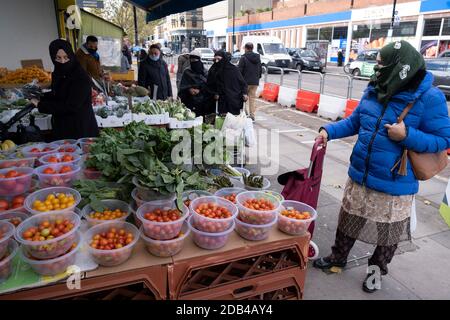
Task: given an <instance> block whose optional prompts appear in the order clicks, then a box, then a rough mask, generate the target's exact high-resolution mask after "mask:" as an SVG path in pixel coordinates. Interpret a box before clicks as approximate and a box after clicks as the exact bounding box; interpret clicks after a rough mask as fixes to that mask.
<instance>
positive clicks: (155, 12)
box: [126, 0, 222, 22]
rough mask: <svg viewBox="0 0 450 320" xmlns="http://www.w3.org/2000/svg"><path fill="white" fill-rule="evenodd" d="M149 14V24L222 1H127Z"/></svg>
mask: <svg viewBox="0 0 450 320" xmlns="http://www.w3.org/2000/svg"><path fill="white" fill-rule="evenodd" d="M126 1H127V2H129V3H131V4H133V5H135V6H136V7H139V8H141V9H143V10H146V11H147V12H148V14H147V22H149V21H154V20H158V19H161V18H164V17H166V16H168V15H171V14H174V13H180V12H185V11H189V10H193V9H197V8H201V7H204V6H207V5H210V4H213V3H216V2H220V1H222V0H126Z"/></svg>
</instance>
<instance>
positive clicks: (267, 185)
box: [244, 177, 270, 191]
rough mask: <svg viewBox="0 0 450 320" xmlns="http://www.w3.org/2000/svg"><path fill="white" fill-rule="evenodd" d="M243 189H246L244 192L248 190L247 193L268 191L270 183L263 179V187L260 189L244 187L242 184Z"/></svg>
mask: <svg viewBox="0 0 450 320" xmlns="http://www.w3.org/2000/svg"><path fill="white" fill-rule="evenodd" d="M244 188H245V189H246V190H249V191H262V190H267V189H269V188H270V181H269V179H267V178H265V177H264V178H263V187H262V188H254V187H249V186H247V185H245V184H244Z"/></svg>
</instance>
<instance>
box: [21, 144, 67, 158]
mask: <svg viewBox="0 0 450 320" xmlns="http://www.w3.org/2000/svg"><path fill="white" fill-rule="evenodd" d="M21 152H22V154H23V156H24V157H25V158H31V157H36V158H38V159H39V158H40V157H43V156H45V155H47V154H50V153H56V152H58V146H57V145H56V144H51V143H37V144H33V145H31V146H27V147H24V148H23V149H22V151H21Z"/></svg>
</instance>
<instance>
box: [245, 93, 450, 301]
mask: <svg viewBox="0 0 450 320" xmlns="http://www.w3.org/2000/svg"><path fill="white" fill-rule="evenodd" d="M326 122H328V121H327V120H325V119H322V118H318V117H317V116H315V115H311V114H306V113H303V112H300V111H297V110H295V109H293V108H284V107H281V106H279V105H276V104H272V103H268V102H265V101H263V100H258V113H257V117H256V122H255V129H257V132H258V136H259V139H260V140H259V141H258V143H259V145H258V147H259V148H258V153H259V156H258V162H257V163H252V164H249V165H248V168H249V169H254V170H255V171H259V170H262V168H265V167H267V166H266V165H264V163H266V164H267V163H268V162H271V165H274V166H278V170H275V171H274V173H273V174H272V175H270V176H269V178H270V180H271V183H272V189H274V190H275V191H281V187H282V186H280V185H279V184H278V182H277V177H278V175H279V174H282V173H284V172H288V171H292V170H296V169H299V168H303V167H307V166H308V164H309V156H310V152H311V148H312V144H313V142H314V138H315V137H316V135H317V130H318V129H319V128H320V127H321V126H322V125H323V124H324V123H326ZM261 129H268V130H278V132H279V136H278V141H277V140H273V141H272V140H268V142H266V141H262V140H261V137H262V136H261V135H260V134H261V132H263V131H262V130H261ZM355 141H356V139H355V138H354V137H353V138H347V139H342V140H336V141H332V142H330V143H329V144H328V148H327V156H326V160H325V164H324V173H323V178H322V185H321V193H320V198H319V205H318V219H317V224H316V229H315V232H314V237H313V241H314V242H315V243H316V244H317V245H318V246H319V249H320V253H321V256H325V255H328V254H329V253H330V247H331V245H332V244H333V242H334V235H335V232H336V226H337V219H338V213H339V208H340V202H341V199H342V196H343V191H344V190H343V187H344V186H345V182H346V181H347V177H348V176H347V169H348V165H349V158H350V154H351V151H352V147H353V144H354V142H355ZM269 146H270V147H271V150H270V151H269V148H268V147H269ZM276 149H278V152H276V151H277V150H276ZM449 176H450V169H449V170H447V171H446V172H444V173H442V174H441V175H440V176H438V177H436V178H433V179H431V180H429V181H426V182H421V186H420V191H419V194H418V195H417V197H416V206H417V210H416V211H417V220H418V221H417V229H416V231H415V232H414V233H413V239H412V241H411V242H404V243H401V244H400V246H399V249H398V250H397V252H396V256H395V257H394V259H393V261H392V263H391V264H390V266H389V274H388V275H387V276H385V277H383V281H382V288H381V290H379V291H378V292H376V293H374V294H367V293H364V292H363V291H362V289H361V285H362V281H363V279H364V278H365V273H366V268H367V259H368V257H370V255H371V253H372V252H373V249H374V246H372V245H369V244H365V243H362V242H359V241H357V242H356V244H355V246H354V248H353V249H352V251H351V253H350V256H349V263H348V265H347V267H346V268H345V269H344V270H343V272H342V273H339V274H338V273H335V274H326V273H324V272H322V271H320V270H317V269H314V268H312V265H311V264H310V265H309V269H308V271H307V277H306V285H305V295H304V298H305V299H307V300H317V299H364V300H366V299H367V300H369V299H370V300H372V299H375V300H377V299H388V300H392V299H402V300H410V299H450V277H449V276H448V270H450V230H449V226H448V225H447V224H446V223H445V222H444V220H443V219H442V218H441V216H440V214H439V211H438V208H439V206H440V203H441V201H442V199H443V196H444V192H445V189H446V186H447V181H448V178H449Z"/></svg>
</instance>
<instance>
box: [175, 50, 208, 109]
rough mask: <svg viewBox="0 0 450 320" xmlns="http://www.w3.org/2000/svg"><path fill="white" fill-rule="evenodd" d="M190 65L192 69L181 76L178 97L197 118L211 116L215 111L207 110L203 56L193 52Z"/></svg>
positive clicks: (189, 68) (190, 56)
mask: <svg viewBox="0 0 450 320" xmlns="http://www.w3.org/2000/svg"><path fill="white" fill-rule="evenodd" d="M189 63H190V67H188V68H187V69H186V70H185V71H184V72H183V75H182V76H181V81H180V89H179V92H178V97H179V98H180V99H181V102H183V103H184V104H185V105H186V107H188V108H189V109H191V110H192V111H194V112H195V114H196V115H197V116H205V115H208V114H211V113H212V112H214V111H213V110H214V109H211V108H207V102H206V99H207V98H208V90H207V87H206V80H207V78H206V71H205V68H204V66H203V62H202V61H201V54H200V53H199V52H198V51H196V50H194V51H192V52H191V53H190V54H189Z"/></svg>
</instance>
